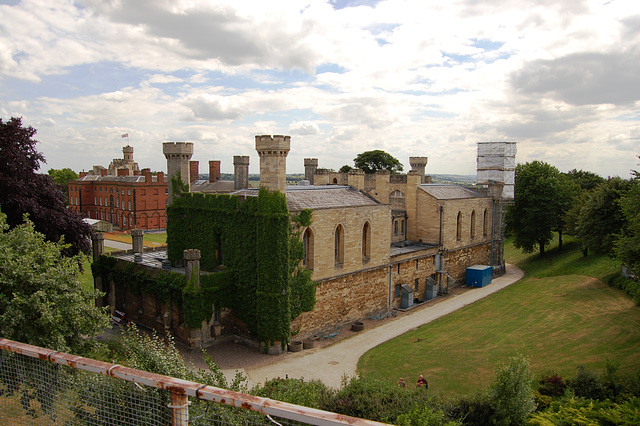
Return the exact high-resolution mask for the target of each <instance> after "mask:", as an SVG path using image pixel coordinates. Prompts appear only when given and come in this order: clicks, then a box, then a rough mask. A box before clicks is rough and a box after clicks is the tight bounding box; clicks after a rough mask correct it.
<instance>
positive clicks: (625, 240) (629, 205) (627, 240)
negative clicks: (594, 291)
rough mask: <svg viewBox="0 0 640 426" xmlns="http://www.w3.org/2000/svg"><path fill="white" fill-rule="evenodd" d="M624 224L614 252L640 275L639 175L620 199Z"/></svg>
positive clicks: (637, 275) (635, 273)
mask: <svg viewBox="0 0 640 426" xmlns="http://www.w3.org/2000/svg"><path fill="white" fill-rule="evenodd" d="M620 206H621V208H622V215H623V217H624V218H625V219H626V224H625V226H624V227H623V229H622V233H621V235H620V236H619V238H618V239H617V241H616V243H615V252H616V254H617V255H618V257H619V258H620V259H621V260H622V263H624V264H625V266H626V267H627V268H628V269H629V270H630V271H631V272H632V273H633V274H634V275H635V276H636V277H640V176H639V177H637V178H636V179H634V180H633V182H632V186H631V188H630V189H629V191H628V192H627V193H626V194H625V195H624V196H623V197H622V199H621V200H620Z"/></svg>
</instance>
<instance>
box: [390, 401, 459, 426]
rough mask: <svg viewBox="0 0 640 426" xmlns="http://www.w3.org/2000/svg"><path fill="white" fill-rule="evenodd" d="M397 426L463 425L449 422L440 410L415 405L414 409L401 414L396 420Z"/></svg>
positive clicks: (457, 422)
mask: <svg viewBox="0 0 640 426" xmlns="http://www.w3.org/2000/svg"><path fill="white" fill-rule="evenodd" d="M395 424H397V425H400V426H422V425H431V426H439V425H441V426H458V425H461V424H462V423H461V422H459V421H453V420H447V419H446V418H445V415H444V413H443V412H442V411H440V410H435V411H434V410H432V409H431V408H429V407H425V406H424V405H423V406H419V405H414V406H413V409H412V410H411V411H409V412H408V413H406V414H400V415H399V416H398V418H397V419H396V423H395Z"/></svg>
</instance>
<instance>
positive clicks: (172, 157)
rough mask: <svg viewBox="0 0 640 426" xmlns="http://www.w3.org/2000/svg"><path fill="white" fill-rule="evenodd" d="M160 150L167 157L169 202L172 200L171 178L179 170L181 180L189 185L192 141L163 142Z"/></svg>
mask: <svg viewBox="0 0 640 426" xmlns="http://www.w3.org/2000/svg"><path fill="white" fill-rule="evenodd" d="M162 152H163V154H164V156H165V157H166V159H167V174H168V175H169V176H168V182H169V204H171V202H172V201H173V188H172V186H171V178H173V177H175V176H176V175H177V174H178V172H180V177H181V179H182V182H184V183H185V184H186V185H187V187H188V186H189V172H190V170H189V160H191V156H192V155H193V143H192V142H164V143H163V144H162Z"/></svg>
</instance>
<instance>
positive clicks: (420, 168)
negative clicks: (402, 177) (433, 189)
mask: <svg viewBox="0 0 640 426" xmlns="http://www.w3.org/2000/svg"><path fill="white" fill-rule="evenodd" d="M428 161H429V157H409V164H410V165H411V170H413V171H416V172H418V174H419V175H420V183H426V182H425V175H424V171H425V169H426V168H427V162H428Z"/></svg>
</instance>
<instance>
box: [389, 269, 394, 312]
mask: <svg viewBox="0 0 640 426" xmlns="http://www.w3.org/2000/svg"><path fill="white" fill-rule="evenodd" d="M392 276H393V265H389V309H391V308H392V306H391V305H392V304H393V303H392V301H393V277H392Z"/></svg>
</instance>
